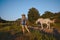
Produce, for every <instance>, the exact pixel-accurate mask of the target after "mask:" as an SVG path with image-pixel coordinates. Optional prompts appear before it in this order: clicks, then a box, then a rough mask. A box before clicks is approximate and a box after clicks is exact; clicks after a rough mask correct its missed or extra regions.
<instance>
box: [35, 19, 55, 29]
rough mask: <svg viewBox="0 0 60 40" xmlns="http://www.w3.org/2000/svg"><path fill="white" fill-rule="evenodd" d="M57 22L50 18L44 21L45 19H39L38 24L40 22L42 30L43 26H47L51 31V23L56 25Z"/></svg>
mask: <svg viewBox="0 0 60 40" xmlns="http://www.w3.org/2000/svg"><path fill="white" fill-rule="evenodd" d="M54 21H55V20H50V19H49V18H46V19H43V18H39V19H38V20H37V21H36V24H37V23H38V22H39V23H41V28H42V29H43V24H47V28H49V29H50V23H54Z"/></svg>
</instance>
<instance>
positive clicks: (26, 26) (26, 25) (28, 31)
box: [25, 25, 30, 33]
mask: <svg viewBox="0 0 60 40" xmlns="http://www.w3.org/2000/svg"><path fill="white" fill-rule="evenodd" d="M25 28H26V30H27V31H28V33H30V31H29V29H28V28H27V25H25Z"/></svg>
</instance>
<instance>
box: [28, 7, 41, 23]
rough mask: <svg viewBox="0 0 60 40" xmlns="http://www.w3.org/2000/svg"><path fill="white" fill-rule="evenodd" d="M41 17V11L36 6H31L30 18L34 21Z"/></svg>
mask: <svg viewBox="0 0 60 40" xmlns="http://www.w3.org/2000/svg"><path fill="white" fill-rule="evenodd" d="M39 17H40V14H39V11H38V10H37V9H36V8H31V9H29V11H28V20H29V21H30V22H31V23H34V22H35V21H36V20H37V19H38V18H39Z"/></svg>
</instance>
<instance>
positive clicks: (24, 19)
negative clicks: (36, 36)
mask: <svg viewBox="0 0 60 40" xmlns="http://www.w3.org/2000/svg"><path fill="white" fill-rule="evenodd" d="M21 25H22V31H23V33H24V32H25V30H24V28H26V30H27V31H28V33H30V31H29V29H28V28H27V25H26V16H25V14H22V19H21Z"/></svg>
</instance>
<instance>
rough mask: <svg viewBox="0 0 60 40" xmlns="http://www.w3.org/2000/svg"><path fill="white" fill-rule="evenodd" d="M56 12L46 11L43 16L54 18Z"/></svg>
mask: <svg viewBox="0 0 60 40" xmlns="http://www.w3.org/2000/svg"><path fill="white" fill-rule="evenodd" d="M53 16H54V14H53V13H52V12H49V11H46V12H45V13H44V14H43V15H42V17H43V18H53Z"/></svg>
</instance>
